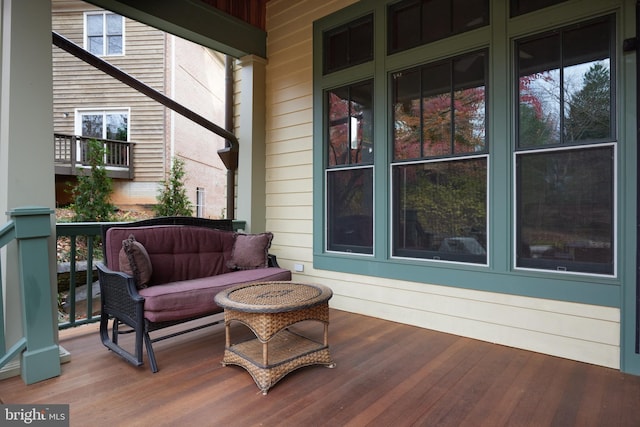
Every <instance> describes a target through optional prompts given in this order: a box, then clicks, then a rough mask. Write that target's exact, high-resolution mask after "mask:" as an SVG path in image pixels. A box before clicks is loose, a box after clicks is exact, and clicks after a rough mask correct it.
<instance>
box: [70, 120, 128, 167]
mask: <svg viewBox="0 0 640 427" xmlns="http://www.w3.org/2000/svg"><path fill="white" fill-rule="evenodd" d="M75 134H76V135H80V136H83V137H85V138H96V139H104V140H109V141H112V142H105V149H106V154H105V156H106V159H105V162H106V164H107V165H112V166H121V165H128V164H129V160H130V159H129V154H128V153H129V151H128V149H127V144H121V143H118V142H113V141H124V142H128V141H129V109H128V108H119V109H113V110H111V109H109V110H77V111H76V124H75ZM78 144H79V147H78V151H77V152H78V157H79V158H78V160H80V161H85V160H86V159H85V158H84V156H85V154H86V153H85V150H84V144H81V143H80V141H79V142H78Z"/></svg>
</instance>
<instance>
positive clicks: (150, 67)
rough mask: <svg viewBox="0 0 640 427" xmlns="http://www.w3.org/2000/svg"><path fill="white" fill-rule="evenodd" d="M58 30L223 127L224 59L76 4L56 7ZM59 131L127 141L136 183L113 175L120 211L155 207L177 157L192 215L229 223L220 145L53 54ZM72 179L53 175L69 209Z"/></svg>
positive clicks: (65, 1) (60, 2) (61, 1)
mask: <svg viewBox="0 0 640 427" xmlns="http://www.w3.org/2000/svg"><path fill="white" fill-rule="evenodd" d="M52 26H53V31H55V32H57V33H58V34H60V35H62V36H63V37H65V38H67V39H69V40H71V41H72V42H74V43H76V44H77V45H79V46H81V47H83V48H84V49H86V50H87V51H89V52H91V53H93V54H94V55H96V56H98V57H100V58H102V59H103V60H105V61H107V62H109V63H110V64H112V65H114V66H116V67H118V68H119V69H121V70H122V71H124V72H126V73H127V74H129V75H131V76H133V77H135V78H136V79H138V80H140V81H141V82H142V83H144V84H146V85H148V86H150V87H152V88H153V89H155V90H157V91H158V92H160V93H162V94H164V95H166V96H168V97H169V98H171V99H173V100H174V101H176V102H178V103H179V104H182V105H183V106H185V107H186V108H188V109H189V110H191V111H193V112H195V113H197V114H199V115H201V116H203V117H205V118H207V119H208V120H209V121H211V122H213V123H216V124H218V125H219V126H224V102H225V101H224V93H225V86H224V85H225V75H224V61H225V56H224V55H222V54H220V53H218V52H215V51H213V50H211V49H207V48H205V47H202V46H200V45H197V44H195V43H192V42H189V41H187V40H184V39H181V38H179V37H176V36H173V35H170V34H167V33H165V32H163V31H160V30H157V29H155V28H153V27H149V26H147V25H144V24H141V23H139V22H136V21H134V20H131V19H128V18H124V17H122V16H120V15H118V14H115V13H112V12H108V11H104V10H102V9H99V8H97V7H95V6H93V5H90V4H88V3H85V2H83V1H79V0H53V1H52ZM53 91H54V92H53V94H54V95H53V96H54V98H53V100H54V103H53V122H54V131H55V133H56V134H71V135H79V136H88V137H96V138H102V139H109V140H121V141H129V142H131V146H132V156H131V159H132V162H131V165H130V167H131V168H132V176H131V178H128V177H127V178H114V179H113V182H114V194H113V199H112V200H113V202H114V204H115V205H116V206H118V207H120V208H128V207H135V206H138V207H139V206H141V205H142V206H146V207H148V205H151V204H154V203H156V196H157V194H158V188H159V187H158V184H159V183H160V182H161V181H162V180H163V179H164V178H165V176H166V175H165V174H166V172H167V171H168V170H169V169H170V165H171V159H172V158H173V157H178V158H181V159H182V160H184V162H185V170H186V180H185V186H186V189H187V192H188V196H189V198H190V200H191V203H192V205H193V208H194V215H196V214H197V215H198V216H202V217H209V218H220V217H224V216H225V211H224V210H225V207H226V201H225V188H226V169H225V168H224V165H223V164H222V162H221V161H220V158H219V156H218V154H217V150H218V149H220V148H222V147H224V140H223V139H222V138H220V137H218V136H216V135H215V134H213V133H211V132H210V131H208V130H206V129H204V128H203V127H201V126H200V125H198V124H196V123H194V122H192V121H191V120H189V119H187V118H185V117H183V116H182V115H180V114H177V113H175V112H173V111H172V110H170V109H168V108H166V107H164V106H163V105H162V104H160V103H158V102H157V101H155V100H153V99H151V98H149V97H147V96H146V95H144V94H142V93H140V92H138V91H136V90H135V89H132V88H131V87H129V86H127V85H125V84H124V83H121V82H120V81H118V80H116V79H114V78H113V77H111V76H109V75H107V74H105V73H104V72H102V71H100V70H98V69H96V68H94V67H92V66H91V65H88V64H87V63H85V62H83V61H82V60H80V59H78V58H76V57H74V56H72V55H70V54H69V53H67V52H65V51H63V50H62V49H59V48H57V47H55V46H54V47H53ZM73 179H74V177H73V176H69V175H60V174H56V201H57V203H58V204H64V203H65V202H66V201H67V200H68V198H69V194H68V192H67V189H68V183H69V182H70V181H71V182H72V181H73Z"/></svg>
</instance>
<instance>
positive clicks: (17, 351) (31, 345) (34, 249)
mask: <svg viewBox="0 0 640 427" xmlns="http://www.w3.org/2000/svg"><path fill="white" fill-rule="evenodd" d="M51 214H53V211H52V210H51V209H47V208H41V207H27V208H20V209H15V210H13V211H11V212H9V215H10V217H11V220H10V221H9V222H8V223H6V224H4V225H3V226H2V227H0V248H5V247H7V246H11V245H14V244H15V245H17V246H16V249H17V250H15V251H14V250H12V251H6V250H5V251H3V252H4V255H3V256H4V257H3V258H1V259H2V260H4V261H5V262H6V264H5V269H4V270H3V269H2V268H1V267H2V265H1V264H2V263H1V262H0V272H4V273H5V274H6V277H5V279H6V280H7V283H6V285H5V284H3V283H2V281H3V276H1V275H0V368H3V367H5V366H6V365H7V364H8V362H10V361H12V360H13V359H14V358H16V357H18V356H20V365H21V370H20V371H21V375H22V379H23V381H24V382H25V383H26V384H32V383H34V382H38V381H42V380H45V379H48V378H52V377H55V376H58V375H60V354H59V350H58V345H57V344H56V342H55V334H54V329H53V327H52V326H53V325H52V324H51V320H52V319H53V304H52V303H51V299H50V298H48V297H47V296H49V295H51V293H52V292H51V275H50V272H49V253H50V252H49V241H48V239H49V236H50V235H51ZM7 265H11V266H14V265H17V266H18V269H17V271H14V270H13V269H7V268H6V266H7ZM3 289H5V290H6V291H7V293H9V292H14V295H12V296H11V299H13V297H14V296H15V295H17V294H18V293H19V294H20V309H21V314H22V322H21V326H22V327H21V328H16V327H15V322H16V320H15V319H12V321H11V323H10V325H11V330H10V331H11V333H13V334H15V333H16V331H18V330H21V333H22V336H20V337H18V338H14V337H13V336H11V339H15V342H14V343H9V344H10V345H11V347H9V348H8V349H7V347H6V344H7V343H6V335H5V334H6V332H7V331H9V330H8V328H7V326H8V324H5V321H6V320H5V319H6V317H5V313H4V311H3V307H5V306H6V304H7V301H6V295H4V294H3ZM9 304H15V301H13V300H12V301H9Z"/></svg>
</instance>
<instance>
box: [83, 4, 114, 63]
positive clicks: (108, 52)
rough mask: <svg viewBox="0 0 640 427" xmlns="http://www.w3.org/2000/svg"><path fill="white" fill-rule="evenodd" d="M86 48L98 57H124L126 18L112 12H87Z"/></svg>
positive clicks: (85, 23)
mask: <svg viewBox="0 0 640 427" xmlns="http://www.w3.org/2000/svg"><path fill="white" fill-rule="evenodd" d="M84 48H85V49H86V50H88V51H89V52H91V53H93V54H94V55H97V56H112V55H124V18H123V17H122V16H120V15H116V14H115V13H111V12H87V13H85V18H84Z"/></svg>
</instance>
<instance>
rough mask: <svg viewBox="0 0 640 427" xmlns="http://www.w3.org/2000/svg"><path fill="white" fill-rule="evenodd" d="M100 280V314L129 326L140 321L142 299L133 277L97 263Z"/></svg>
mask: <svg viewBox="0 0 640 427" xmlns="http://www.w3.org/2000/svg"><path fill="white" fill-rule="evenodd" d="M96 267H97V268H98V277H99V280H100V299H101V305H102V312H103V313H104V314H108V315H110V316H114V317H117V318H118V319H120V320H122V321H123V322H124V323H127V324H129V325H131V324H133V323H137V322H139V321H141V320H142V319H140V314H141V313H142V311H141V310H142V307H143V305H144V298H143V297H142V296H140V294H138V290H137V288H136V284H135V281H134V280H133V277H132V276H130V275H128V274H126V273H123V272H121V271H113V270H110V269H109V268H108V267H107V266H106V265H104V264H103V263H97V264H96Z"/></svg>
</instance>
